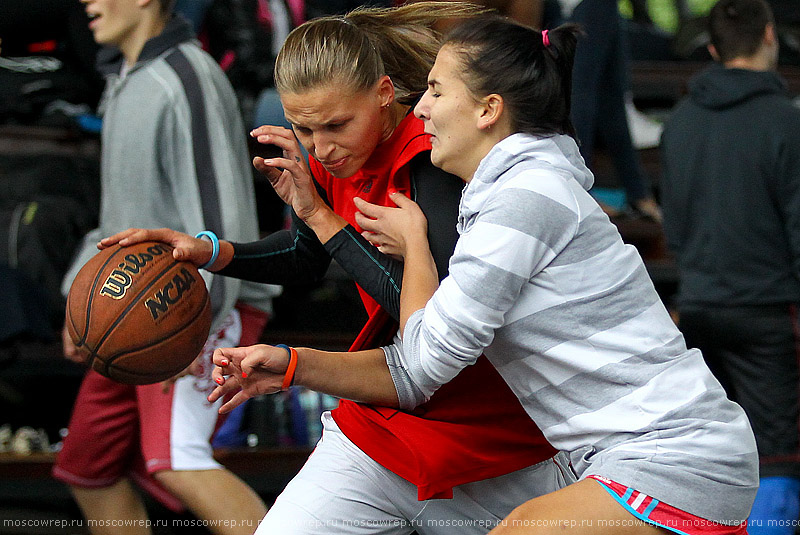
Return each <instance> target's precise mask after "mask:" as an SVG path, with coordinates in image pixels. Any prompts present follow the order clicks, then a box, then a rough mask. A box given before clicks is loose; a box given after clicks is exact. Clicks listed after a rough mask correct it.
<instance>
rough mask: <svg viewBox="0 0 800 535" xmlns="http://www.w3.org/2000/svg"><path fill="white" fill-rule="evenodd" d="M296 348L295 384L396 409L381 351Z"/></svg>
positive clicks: (392, 389) (391, 384)
mask: <svg viewBox="0 0 800 535" xmlns="http://www.w3.org/2000/svg"><path fill="white" fill-rule="evenodd" d="M296 349H297V357H298V358H297V370H296V371H295V376H294V384H296V385H302V386H305V387H306V388H309V389H311V390H314V391H317V392H323V393H325V394H330V395H332V396H335V397H338V398H344V399H351V400H354V401H360V402H363V403H370V404H373V405H382V406H385V407H397V406H398V398H397V390H396V389H395V386H394V382H393V381H392V375H391V373H390V371H389V366H388V365H387V364H386V355H385V353H384V352H383V350H382V349H370V350H367V351H356V352H352V353H346V352H331V351H320V350H318V349H311V348H307V347H300V348H296Z"/></svg>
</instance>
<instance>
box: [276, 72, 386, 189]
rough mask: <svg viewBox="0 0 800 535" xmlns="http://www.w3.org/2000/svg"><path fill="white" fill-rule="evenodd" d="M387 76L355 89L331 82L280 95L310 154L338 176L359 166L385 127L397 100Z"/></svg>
mask: <svg viewBox="0 0 800 535" xmlns="http://www.w3.org/2000/svg"><path fill="white" fill-rule="evenodd" d="M387 84H388V88H391V80H389V78H388V76H384V77H383V78H382V79H381V81H379V82H378V84H376V86H375V87H374V88H371V89H367V90H361V91H353V90H352V89H350V88H349V87H347V86H346V85H345V84H337V83H335V82H332V83H330V84H326V85H324V86H320V87H317V88H314V89H310V90H307V91H303V92H302V93H285V94H281V103H282V104H283V111H284V113H285V115H286V119H287V120H288V121H289V123H290V124H291V125H292V128H293V129H294V133H295V135H296V136H297V139H298V140H299V141H300V143H302V145H303V146H304V147H305V148H306V150H307V151H308V153H309V154H310V155H311V156H313V157H314V158H316V159H317V160H318V161H319V162H320V163H321V164H322V165H323V166H324V167H325V169H327V170H328V172H329V173H331V174H332V175H333V176H335V177H337V178H346V177H349V176H352V175H354V174H355V173H356V171H358V170H359V169H361V167H362V166H363V165H364V163H365V162H366V161H367V160H368V159H369V157H370V156H371V155H372V152H373V151H374V150H375V147H376V146H377V145H378V143H380V142H381V141H383V137H385V134H386V129H387V118H388V114H387V113H386V110H387V107H388V105H389V104H391V102H392V99H393V98H394V90H393V88H391V89H389V90H387Z"/></svg>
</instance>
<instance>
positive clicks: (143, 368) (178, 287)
mask: <svg viewBox="0 0 800 535" xmlns="http://www.w3.org/2000/svg"><path fill="white" fill-rule="evenodd" d="M66 325H67V330H68V331H69V335H70V336H71V337H72V341H73V342H74V343H75V345H76V346H78V347H79V348H82V349H85V350H86V351H88V352H89V361H88V364H89V365H90V366H91V367H92V368H93V369H94V370H95V371H97V372H98V373H100V374H102V375H104V376H106V377H108V378H110V379H113V380H115V381H119V382H121V383H126V384H151V383H157V382H159V381H163V380H165V379H168V378H170V377H172V376H174V375H175V374H177V373H179V372H180V371H182V370H183V369H184V368H186V367H187V366H188V365H189V364H191V363H192V361H193V360H194V359H195V357H197V355H198V354H199V353H200V351H201V350H202V349H203V345H204V344H205V341H206V338H207V337H208V333H209V329H210V328H211V302H210V300H209V297H208V291H207V290H206V285H205V282H204V281H203V278H202V277H201V276H200V272H199V271H197V268H196V267H194V265H192V264H191V263H188V262H179V261H177V260H175V259H174V258H173V257H172V246H170V245H167V244H165V243H160V242H152V241H150V242H143V243H138V244H135V245H131V246H130V247H120V246H119V245H115V246H113V247H109V248H107V249H103V250H102V251H100V252H99V253H97V254H96V255H95V256H94V257H92V258H91V259H90V260H89V261H88V262H87V263H86V264H85V265H84V266H83V267H82V268H81V270H80V271H79V272H78V275H77V276H76V277H75V281H74V282H73V283H72V287H71V288H70V291H69V295H68V296H67V319H66Z"/></svg>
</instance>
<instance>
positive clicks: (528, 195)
mask: <svg viewBox="0 0 800 535" xmlns="http://www.w3.org/2000/svg"><path fill="white" fill-rule="evenodd" d="M492 190H493V191H492V193H491V195H489V196H488V198H487V201H486V204H485V205H484V207H483V209H482V210H481V214H480V216H479V219H480V220H482V221H483V222H485V223H493V224H496V225H500V226H507V227H512V228H515V229H517V230H520V231H522V232H525V233H527V234H532V235H542V234H550V233H552V232H557V233H559V234H561V233H566V234H567V235H569V234H572V233H573V232H574V231H575V230H576V229H577V228H578V225H579V222H580V219H581V212H582V211H584V210H586V208H587V207H586V206H583V204H585V203H581V202H580V200H579V195H580V194H581V193H583V194H585V195H587V196H588V194H586V192H585V191H583V190H582V188H581V187H580V185H579V184H578V183H577V182H576V181H575V180H574V179H571V178H570V177H568V176H564V175H562V174H560V173H559V172H557V171H556V170H553V169H548V168H546V167H541V166H537V165H533V166H515V168H514V169H512V170H510V171H509V172H508V173H506V174H505V175H504V176H503V177H501V179H500V180H498V181H497V182H496V183H495V184H494V185H493V187H492Z"/></svg>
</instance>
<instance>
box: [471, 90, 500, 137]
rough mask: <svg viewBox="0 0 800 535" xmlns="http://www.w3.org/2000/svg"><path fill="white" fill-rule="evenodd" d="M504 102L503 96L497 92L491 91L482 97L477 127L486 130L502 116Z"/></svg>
mask: <svg viewBox="0 0 800 535" xmlns="http://www.w3.org/2000/svg"><path fill="white" fill-rule="evenodd" d="M504 111H505V102H504V101H503V97H501V96H500V95H498V94H497V93H492V94H490V95H487V96H485V97H483V99H482V100H481V103H480V109H479V112H480V115H479V116H478V129H479V130H486V129H488V128H491V127H492V125H494V124H496V123H497V122H498V121H499V120H500V118H501V117H502V116H503V112H504Z"/></svg>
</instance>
